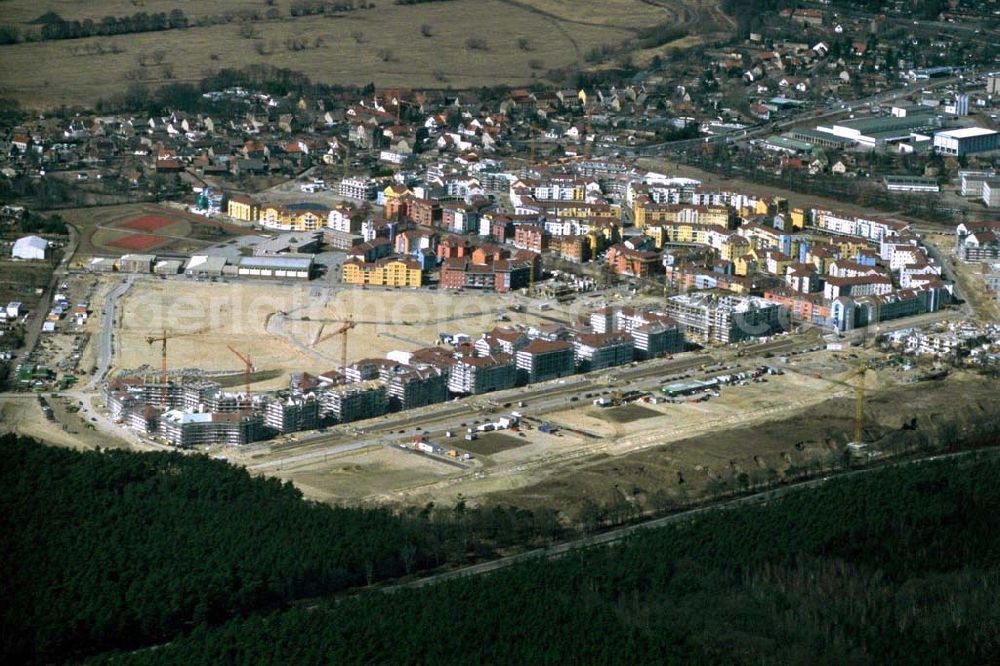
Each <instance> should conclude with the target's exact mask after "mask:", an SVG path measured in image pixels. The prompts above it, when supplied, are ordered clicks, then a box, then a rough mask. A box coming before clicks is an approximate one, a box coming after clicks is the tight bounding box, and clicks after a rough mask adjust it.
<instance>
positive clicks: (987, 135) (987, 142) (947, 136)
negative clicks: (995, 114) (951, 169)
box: [934, 127, 998, 157]
mask: <svg viewBox="0 0 1000 666" xmlns="http://www.w3.org/2000/svg"><path fill="white" fill-rule="evenodd" d="M997 136H998V134H997V132H996V131H994V130H989V129H983V128H982V127H964V128H962V129H954V130H947V131H944V132H937V133H936V134H934V152H936V153H940V154H941V155H954V156H956V157H958V156H961V155H971V154H972V153H983V152H986V151H989V150H996V149H997V147H998V144H997Z"/></svg>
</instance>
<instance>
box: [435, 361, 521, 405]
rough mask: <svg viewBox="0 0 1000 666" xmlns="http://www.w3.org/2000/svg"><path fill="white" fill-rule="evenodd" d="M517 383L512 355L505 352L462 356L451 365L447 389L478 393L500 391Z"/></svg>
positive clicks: (454, 391)
mask: <svg viewBox="0 0 1000 666" xmlns="http://www.w3.org/2000/svg"><path fill="white" fill-rule="evenodd" d="M516 384H517V366H516V365H515V362H514V356H513V355H511V354H508V353H505V352H496V353H492V354H490V355H489V356H464V357H462V358H461V359H459V360H458V361H456V362H455V364H454V365H453V366H452V367H451V374H450V376H449V378H448V390H450V391H451V392H452V393H463V394H466V395H478V394H480V393H488V392H490V391H502V390H504V389H509V388H513V387H514V386H515V385H516Z"/></svg>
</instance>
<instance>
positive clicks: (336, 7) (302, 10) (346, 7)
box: [288, 0, 375, 16]
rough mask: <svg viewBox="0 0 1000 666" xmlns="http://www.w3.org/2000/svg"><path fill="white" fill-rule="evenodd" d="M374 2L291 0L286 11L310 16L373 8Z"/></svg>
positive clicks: (293, 14)
mask: <svg viewBox="0 0 1000 666" xmlns="http://www.w3.org/2000/svg"><path fill="white" fill-rule="evenodd" d="M374 8H375V3H374V2H366V1H365V0H358V2H355V1H354V0H338V1H336V2H331V1H330V0H293V2H292V4H291V6H290V7H289V9H288V11H289V13H290V14H291V15H292V16H310V15H313V14H336V13H340V12H351V11H354V10H356V9H374Z"/></svg>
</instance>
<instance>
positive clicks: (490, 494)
mask: <svg viewBox="0 0 1000 666" xmlns="http://www.w3.org/2000/svg"><path fill="white" fill-rule="evenodd" d="M856 362H857V361H856V360H853V361H851V360H845V359H843V358H836V357H834V356H833V355H832V354H830V353H828V352H821V353H818V354H809V355H803V356H801V357H796V359H795V361H794V362H793V361H792V360H791V359H790V360H789V362H788V363H787V364H785V366H784V367H786V370H787V372H786V374H784V375H781V376H773V377H769V378H768V381H767V382H765V383H760V384H750V385H747V386H731V387H724V388H723V389H722V393H721V396H720V397H718V398H713V399H711V400H708V401H707V402H697V403H684V404H671V403H660V404H656V405H653V404H648V403H647V404H632V405H628V406H625V407H621V408H610V409H597V408H595V407H594V406H593V405H588V404H586V403H577V405H578V406H574V407H572V408H566V409H561V410H560V411H554V412H546V413H544V414H539V415H538V418H540V419H542V420H544V421H546V422H549V423H553V424H556V425H557V426H562V427H563V429H561V430H559V431H558V432H556V433H554V434H551V433H540V432H539V431H538V430H537V429H533V428H532V429H528V430H526V431H525V435H526V436H525V437H523V438H522V437H520V436H515V435H514V434H513V433H507V432H504V433H500V435H501V436H503V437H504V438H510V439H512V440H515V441H517V442H518V444H519V445H518V446H511V447H508V446H506V441H500V442H499V445H495V444H498V442H495V441H493V440H491V439H489V438H490V437H495V436H496V435H494V434H490V435H489V436H488V437H483V438H482V439H480V440H477V441H475V442H466V441H464V440H462V439H458V438H454V439H446V438H443V437H441V436H440V435H438V436H435V435H433V434H432V435H431V441H434V442H435V443H437V444H440V445H441V446H444V447H445V448H454V449H457V450H458V451H460V452H462V451H468V452H470V453H472V454H473V455H474V459H473V460H472V461H469V463H468V464H469V467H468V469H460V468H456V467H455V466H453V465H451V464H447V463H446V462H443V461H437V460H433V459H430V458H426V457H421V456H415V455H413V454H411V453H408V452H406V451H402V450H400V449H399V448H398V447H396V446H395V445H394V444H393V445H384V446H380V445H379V444H377V443H375V444H373V445H372V447H370V448H367V449H365V450H364V451H361V452H358V451H353V452H351V453H348V454H339V455H338V454H335V453H331V454H329V455H328V456H327V457H324V458H313V459H311V460H309V461H305V462H301V463H289V464H287V465H285V466H284V467H283V468H282V469H280V470H276V471H275V470H273V469H272V470H271V471H270V472H269V473H272V474H276V475H277V476H279V477H280V478H282V479H286V480H291V481H293V482H294V483H296V484H297V485H298V486H299V487H300V488H302V490H303V491H304V492H305V493H306V494H307V495H308V496H310V497H313V498H315V499H320V500H324V501H337V502H348V503H358V502H360V503H388V504H404V505H418V506H419V505H423V504H424V503H426V502H431V501H432V502H435V503H437V504H445V505H447V504H450V503H452V502H454V501H456V500H457V498H458V497H459V496H461V497H463V498H465V499H466V500H467V501H469V502H472V503H474V504H482V503H491V502H500V503H512V504H516V505H520V506H527V507H530V506H538V505H546V506H552V507H555V508H557V509H560V510H563V511H566V512H567V513H570V514H572V513H574V512H575V511H577V510H578V509H579V508H580V506H581V505H582V504H583V502H584V501H586V500H594V501H598V502H601V503H614V502H618V501H627V502H630V503H632V504H633V505H634V506H637V507H638V508H640V509H643V510H645V509H649V508H654V505H656V506H662V503H664V502H666V503H668V504H669V503H671V502H675V503H676V502H683V501H686V500H690V499H696V498H698V497H700V496H702V495H703V494H705V493H707V492H710V491H714V490H718V489H719V488H738V487H752V486H753V485H755V484H760V483H764V482H766V481H769V480H775V479H780V478H783V477H793V476H794V475H795V474H796V473H798V472H799V471H801V470H809V469H812V470H823V469H830V468H832V467H835V466H837V465H839V464H840V462H841V461H842V460H843V454H844V450H845V445H846V443H847V441H849V440H850V439H851V437H852V430H853V415H854V409H853V407H854V403H853V397H854V382H855V381H856V380H855V379H854V377H853V376H852V374H851V368H852V365H851V364H852V363H856ZM918 374H919V371H910V372H905V371H902V370H898V369H885V370H880V371H878V372H875V371H869V372H868V373H867V377H866V380H865V382H866V387H867V389H868V393H867V397H866V403H865V404H866V407H865V413H866V420H865V441H867V442H871V446H872V450H873V451H875V452H878V453H881V454H891V453H898V452H901V451H905V450H914V448H915V447H921V446H925V445H927V444H928V443H929V442H935V443H936V442H938V441H940V439H941V438H943V437H946V436H953V435H954V434H955V433H967V432H971V431H975V429H976V428H982V427H987V428H989V427H992V428H995V423H994V422H995V414H996V413H997V412H998V411H1000V393H998V392H997V391H996V389H997V388H998V383H997V382H996V381H995V380H988V379H985V378H982V377H979V376H977V375H971V374H966V373H958V374H953V375H951V376H949V377H947V378H946V379H944V380H939V381H919V382H916V383H914V382H915V381H916V378H917V375H918ZM816 375H821V376H820V377H817V376H816ZM942 395H961V396H963V399H962V400H961V401H957V402H949V401H942V400H940V396H942ZM615 410H620V411H618V412H616V411H615ZM529 411H530V408H529ZM637 417H642V418H637ZM390 427H391V424H390ZM567 428H573V429H575V430H576V432H574V431H571V430H568V429H567ZM584 432H585V433H589V435H584V434H583V433H584ZM949 433H950V434H949ZM384 443H385V441H384V440H383V444H384ZM268 455H270V454H262V456H263V457H259V459H260V460H266V459H267V457H268ZM254 457H255V458H258V456H254Z"/></svg>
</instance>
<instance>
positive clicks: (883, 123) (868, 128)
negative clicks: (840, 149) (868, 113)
mask: <svg viewBox="0 0 1000 666" xmlns="http://www.w3.org/2000/svg"><path fill="white" fill-rule="evenodd" d="M940 126H941V121H940V119H939V118H938V117H937V116H936V115H935V113H934V110H933V109H931V108H929V107H918V108H915V109H913V110H912V111H911V112H909V113H907V114H906V115H905V116H872V117H868V118H857V119H854V120H844V121H840V122H837V123H834V124H833V125H830V126H822V125H821V126H818V127H817V128H816V130H817V131H819V132H823V133H826V134H831V135H833V136H836V137H840V138H842V139H848V140H850V141H853V142H854V143H856V144H858V145H861V146H864V147H866V148H882V147H884V146H885V145H886V144H888V143H895V142H899V141H905V140H907V139H909V138H910V136H911V135H912V134H914V133H920V132H926V131H928V130H932V129H935V128H938V127H940Z"/></svg>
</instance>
